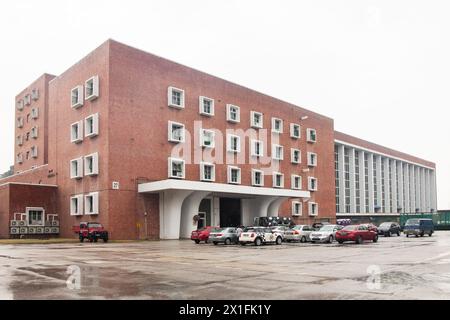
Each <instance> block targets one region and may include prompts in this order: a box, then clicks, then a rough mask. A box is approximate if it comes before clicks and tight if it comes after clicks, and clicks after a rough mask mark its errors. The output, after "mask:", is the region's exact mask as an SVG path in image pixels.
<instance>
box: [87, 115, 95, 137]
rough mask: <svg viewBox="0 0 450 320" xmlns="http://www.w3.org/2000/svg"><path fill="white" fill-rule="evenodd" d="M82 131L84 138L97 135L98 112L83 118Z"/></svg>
mask: <svg viewBox="0 0 450 320" xmlns="http://www.w3.org/2000/svg"><path fill="white" fill-rule="evenodd" d="M84 131H85V132H84V136H85V137H86V138H93V137H95V136H98V113H96V114H92V115H90V116H89V117H87V118H86V119H85V120H84Z"/></svg>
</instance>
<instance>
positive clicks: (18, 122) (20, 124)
mask: <svg viewBox="0 0 450 320" xmlns="http://www.w3.org/2000/svg"><path fill="white" fill-rule="evenodd" d="M17 128H23V118H22V117H18V118H17Z"/></svg>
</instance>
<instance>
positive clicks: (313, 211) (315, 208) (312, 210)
mask: <svg viewBox="0 0 450 320" xmlns="http://www.w3.org/2000/svg"><path fill="white" fill-rule="evenodd" d="M308 211H309V215H310V216H318V215H319V205H318V204H317V203H315V202H311V201H310V202H308Z"/></svg>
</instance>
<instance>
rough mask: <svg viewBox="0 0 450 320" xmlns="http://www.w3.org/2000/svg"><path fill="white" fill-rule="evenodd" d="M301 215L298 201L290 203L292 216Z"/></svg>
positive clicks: (300, 205)
mask: <svg viewBox="0 0 450 320" xmlns="http://www.w3.org/2000/svg"><path fill="white" fill-rule="evenodd" d="M302 214H303V207H302V203H301V202H300V201H292V215H293V216H301V215H302Z"/></svg>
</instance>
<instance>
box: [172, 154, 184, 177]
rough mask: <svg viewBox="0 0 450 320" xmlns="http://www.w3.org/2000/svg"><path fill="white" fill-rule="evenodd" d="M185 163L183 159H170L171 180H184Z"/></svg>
mask: <svg viewBox="0 0 450 320" xmlns="http://www.w3.org/2000/svg"><path fill="white" fill-rule="evenodd" d="M184 177H185V162H184V160H183V159H177V158H169V178H176V179H184Z"/></svg>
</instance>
